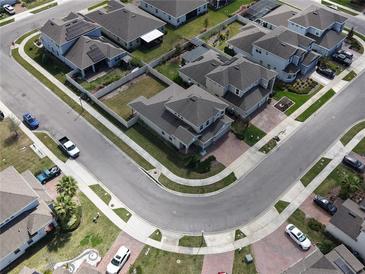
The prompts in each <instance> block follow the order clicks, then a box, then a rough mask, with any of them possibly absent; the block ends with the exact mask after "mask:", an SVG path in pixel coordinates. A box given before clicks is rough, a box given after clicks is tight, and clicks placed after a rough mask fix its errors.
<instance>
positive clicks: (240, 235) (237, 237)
mask: <svg viewBox="0 0 365 274" xmlns="http://www.w3.org/2000/svg"><path fill="white" fill-rule="evenodd" d="M243 238H246V235H245V233H243V232H242V231H241V230H239V229H236V231H235V232H234V240H235V241H238V240H241V239H243Z"/></svg>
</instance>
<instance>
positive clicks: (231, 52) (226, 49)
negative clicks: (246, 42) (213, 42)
mask: <svg viewBox="0 0 365 274" xmlns="http://www.w3.org/2000/svg"><path fill="white" fill-rule="evenodd" d="M224 52H225V53H227V54H228V55H230V56H234V55H235V54H234V50H233V49H231V48H230V47H228V46H226V47H224Z"/></svg>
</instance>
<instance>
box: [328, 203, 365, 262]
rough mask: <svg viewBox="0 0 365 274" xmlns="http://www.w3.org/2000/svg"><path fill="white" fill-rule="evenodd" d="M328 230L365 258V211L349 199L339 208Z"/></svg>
mask: <svg viewBox="0 0 365 274" xmlns="http://www.w3.org/2000/svg"><path fill="white" fill-rule="evenodd" d="M326 230H327V231H328V232H329V233H331V234H332V235H333V236H334V237H335V238H336V239H338V240H340V241H341V242H342V243H344V244H345V245H347V246H349V247H351V248H352V249H353V250H354V251H357V252H358V253H359V254H360V256H361V257H362V258H363V259H365V211H364V210H363V209H361V206H360V205H359V204H357V203H355V202H354V201H352V200H350V199H347V200H346V201H344V202H343V203H342V205H340V206H339V207H338V208H337V212H336V213H335V215H333V216H332V218H331V220H330V223H329V224H328V225H327V226H326Z"/></svg>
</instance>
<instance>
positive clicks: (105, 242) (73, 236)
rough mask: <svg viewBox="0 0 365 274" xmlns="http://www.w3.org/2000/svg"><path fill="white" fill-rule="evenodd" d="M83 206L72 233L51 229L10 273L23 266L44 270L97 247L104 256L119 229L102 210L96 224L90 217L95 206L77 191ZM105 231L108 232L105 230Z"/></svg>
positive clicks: (96, 210)
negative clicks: (77, 224)
mask: <svg viewBox="0 0 365 274" xmlns="http://www.w3.org/2000/svg"><path fill="white" fill-rule="evenodd" d="M78 199H79V201H80V204H81V207H82V219H81V224H80V226H79V227H78V228H77V229H76V230H75V231H73V232H69V233H61V232H58V231H57V232H54V233H50V234H49V235H48V236H46V237H45V238H43V239H42V240H41V241H40V242H38V243H36V244H35V245H34V246H32V247H30V248H29V249H28V250H27V252H26V253H25V255H23V256H22V257H21V258H20V260H17V261H16V262H15V264H14V265H16V267H15V268H14V269H12V270H11V271H10V273H14V274H15V273H19V272H20V270H21V269H22V268H23V267H24V266H28V267H30V268H35V269H37V270H38V271H40V272H44V271H46V270H47V269H49V268H50V266H52V265H54V264H55V263H58V262H61V261H65V260H69V259H72V258H74V257H76V256H77V255H79V254H80V253H81V252H82V251H84V250H85V249H87V248H96V249H97V250H98V251H99V253H100V255H101V256H104V255H105V254H106V252H107V251H108V250H109V248H110V246H111V245H112V243H113V242H114V240H115V239H116V237H117V235H118V234H119V233H120V230H119V229H118V228H117V227H116V226H115V225H114V224H113V223H112V222H111V221H110V220H109V219H108V218H107V217H106V216H104V215H103V214H102V213H100V217H99V219H98V221H97V222H96V223H94V222H93V221H92V220H93V218H94V217H95V215H96V213H97V212H99V210H98V208H96V206H95V205H94V204H93V203H92V202H91V201H90V200H89V199H88V198H87V197H86V196H85V195H84V194H82V193H79V194H78ZM106 232H107V233H106Z"/></svg>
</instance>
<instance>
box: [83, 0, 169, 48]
mask: <svg viewBox="0 0 365 274" xmlns="http://www.w3.org/2000/svg"><path fill="white" fill-rule="evenodd" d="M85 16H86V17H87V18H88V19H90V20H92V21H94V22H95V23H98V24H99V25H100V26H101V27H102V28H104V29H105V30H107V31H109V32H111V33H113V34H114V35H116V36H118V37H120V38H121V39H122V40H124V41H127V42H130V41H134V40H136V39H137V38H139V37H140V36H142V35H144V34H146V33H148V32H150V31H153V30H155V29H158V28H160V27H162V26H164V25H166V23H165V22H163V21H161V20H159V19H157V18H156V17H154V16H152V15H150V14H149V13H147V12H145V11H143V10H141V9H138V8H137V7H135V6H133V5H125V6H124V8H121V9H116V10H112V11H108V10H105V9H100V10H97V11H94V12H91V13H89V14H86V15H85Z"/></svg>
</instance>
